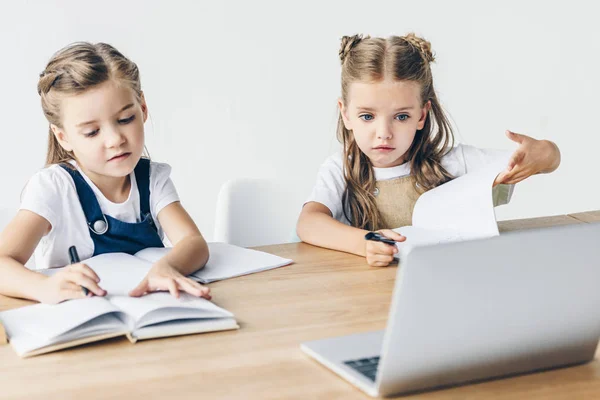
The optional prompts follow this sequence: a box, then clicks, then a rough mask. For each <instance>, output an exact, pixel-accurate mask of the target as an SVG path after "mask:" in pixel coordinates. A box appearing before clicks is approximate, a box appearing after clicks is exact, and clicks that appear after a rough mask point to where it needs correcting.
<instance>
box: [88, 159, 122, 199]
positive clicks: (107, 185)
mask: <svg viewBox="0 0 600 400" xmlns="http://www.w3.org/2000/svg"><path fill="white" fill-rule="evenodd" d="M77 165H78V166H79V168H81V170H82V171H83V173H85V174H86V176H87V177H88V178H90V180H91V181H92V182H93V183H94V185H96V187H97V188H98V189H99V190H100V192H102V194H103V195H104V197H106V198H107V199H108V200H110V201H112V202H113V203H123V202H124V201H125V200H127V198H129V192H130V189H131V180H130V179H129V175H125V176H122V177H115V176H106V175H101V174H97V173H95V172H92V171H89V170H87V168H85V167H84V166H82V165H81V164H77Z"/></svg>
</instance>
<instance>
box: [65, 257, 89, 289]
mask: <svg viewBox="0 0 600 400" xmlns="http://www.w3.org/2000/svg"><path fill="white" fill-rule="evenodd" d="M69 258H70V259H71V264H77V263H78V262H79V261H80V260H79V254H77V248H76V247H75V246H71V247H69ZM81 290H83V294H84V295H86V296H87V295H88V293H89V292H90V291H89V290H88V289H87V288H86V287H85V286H82V287H81Z"/></svg>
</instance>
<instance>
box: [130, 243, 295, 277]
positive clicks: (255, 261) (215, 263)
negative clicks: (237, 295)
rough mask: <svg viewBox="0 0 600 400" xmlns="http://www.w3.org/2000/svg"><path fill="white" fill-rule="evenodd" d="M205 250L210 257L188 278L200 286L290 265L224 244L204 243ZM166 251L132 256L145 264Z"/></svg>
mask: <svg viewBox="0 0 600 400" xmlns="http://www.w3.org/2000/svg"><path fill="white" fill-rule="evenodd" d="M208 250H209V253H210V257H209V259H208V262H207V263H206V265H205V266H204V268H202V269H201V270H199V271H196V272H194V273H193V274H191V275H190V276H189V277H190V278H192V279H194V280H196V281H198V282H200V283H211V282H216V281H221V280H224V279H230V278H236V277H238V276H242V275H249V274H254V273H257V272H263V271H267V270H270V269H274V268H279V267H283V266H285V265H289V264H291V263H292V262H293V260H290V259H288V258H283V257H279V256H276V255H274V254H269V253H266V252H264V251H258V250H252V249H246V248H243V247H239V246H234V245H232V244H228V243H219V242H215V243H208ZM169 251H170V248H148V249H144V250H142V251H140V252H138V253H136V254H135V256H136V257H137V258H140V259H142V260H144V261H147V262H149V263H154V262H156V261H158V260H159V259H160V258H162V257H163V256H165V255H166V254H167V253H168V252H169Z"/></svg>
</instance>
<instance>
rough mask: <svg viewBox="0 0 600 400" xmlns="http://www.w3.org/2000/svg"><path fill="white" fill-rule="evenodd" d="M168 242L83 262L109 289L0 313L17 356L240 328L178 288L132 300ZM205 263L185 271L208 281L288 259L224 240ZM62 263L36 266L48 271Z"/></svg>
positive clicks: (212, 247) (213, 245) (223, 312)
mask: <svg viewBox="0 0 600 400" xmlns="http://www.w3.org/2000/svg"><path fill="white" fill-rule="evenodd" d="M169 251H170V248H148V249H144V250H142V251H140V252H138V253H136V254H135V255H129V254H125V253H109V254H102V255H99V256H95V257H92V258H90V259H87V260H84V261H83V262H84V263H86V264H87V265H88V266H89V267H90V268H92V269H93V270H94V271H95V272H96V273H97V274H98V276H99V277H100V280H101V281H100V286H101V287H102V288H103V289H105V290H106V291H107V292H108V294H107V296H105V297H92V298H86V299H81V300H71V301H68V302H64V303H61V304H58V305H45V304H36V305H33V306H27V307H23V308H19V309H15V310H9V311H5V312H2V313H0V322H1V323H2V324H3V325H4V327H5V329H6V331H7V336H8V337H9V338H10V343H11V344H12V346H13V348H14V349H15V351H16V352H17V353H18V354H19V355H20V356H21V357H28V356H33V355H37V354H43V353H47V352H51V351H55V350H60V349H63V348H67V347H72V346H76V345H80V344H83V343H89V342H94V341H99V340H103V339H107V338H111V337H115V336H121V335H126V336H127V337H128V338H129V340H131V341H132V342H135V341H137V340H140V339H150V338H156V337H163V336H176V335H185V334H191V333H201V332H210V331H221V330H228V329H237V328H238V325H237V323H236V321H235V319H234V317H233V314H231V313H230V312H229V311H227V310H224V309H222V308H220V307H218V306H217V305H215V304H213V303H211V302H210V301H208V300H205V299H199V298H194V297H193V296H189V295H187V294H185V293H182V296H181V297H180V299H175V298H173V297H172V296H171V295H170V294H168V293H152V294H149V295H146V296H143V297H139V298H132V297H129V296H128V293H129V291H130V290H131V289H133V288H134V287H135V286H137V284H139V282H141V280H142V279H143V278H144V276H146V274H147V272H148V270H149V269H150V268H151V266H152V264H153V263H154V262H155V261H157V260H158V259H160V258H162V257H163V256H165V255H166V254H167V253H168V252H169ZM209 251H210V259H209V261H208V263H207V264H206V266H205V267H204V268H203V269H201V270H199V271H197V272H195V273H194V274H192V275H190V277H191V278H193V279H195V280H197V281H199V282H201V283H210V282H215V281H219V280H223V279H229V278H233V277H237V276H241V275H247V274H251V273H256V272H261V271H266V270H269V269H273V268H278V267H281V266H284V265H288V264H290V263H291V262H292V260H290V259H286V258H282V257H278V256H275V255H272V254H268V253H265V252H261V251H257V250H251V249H245V248H242V247H238V246H234V245H230V244H226V243H209ZM59 270H60V269H59V268H54V269H49V270H43V271H40V272H41V273H44V274H46V275H52V274H53V273H56V272H57V271H59Z"/></svg>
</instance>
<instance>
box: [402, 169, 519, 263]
mask: <svg viewBox="0 0 600 400" xmlns="http://www.w3.org/2000/svg"><path fill="white" fill-rule="evenodd" d="M504 161H505V160H499V161H496V162H493V163H490V164H488V165H487V166H485V167H483V168H480V169H478V170H476V171H473V172H469V173H467V174H465V175H462V176H460V177H458V178H456V179H453V180H451V181H449V182H446V183H445V184H443V185H440V186H438V187H436V188H434V189H431V190H429V191H427V192H425V193H423V194H422V195H421V196H420V197H419V199H418V200H417V202H416V204H415V207H414V210H413V216H412V223H413V224H412V226H403V227H400V228H396V229H394V231H396V232H398V233H401V234H402V235H404V236H406V241H404V242H398V243H397V244H396V246H397V247H398V250H399V251H398V253H397V254H396V258H400V259H402V258H403V257H404V256H406V254H408V253H409V252H410V250H411V249H412V248H413V247H415V246H425V245H435V244H440V243H447V242H454V241H462V240H471V239H479V238H486V237H492V236H497V235H499V231H498V224H497V222H496V214H495V212H494V203H495V199H494V198H495V197H499V198H502V197H507V196H508V195H509V194H510V193H511V191H512V190H513V188H514V186H512V185H499V186H497V187H496V188H495V189H493V188H492V186H493V183H494V180H495V179H496V176H498V174H499V173H500V172H501V171H502V170H503V169H505V168H506V165H507V162H504ZM506 161H508V160H506Z"/></svg>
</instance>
